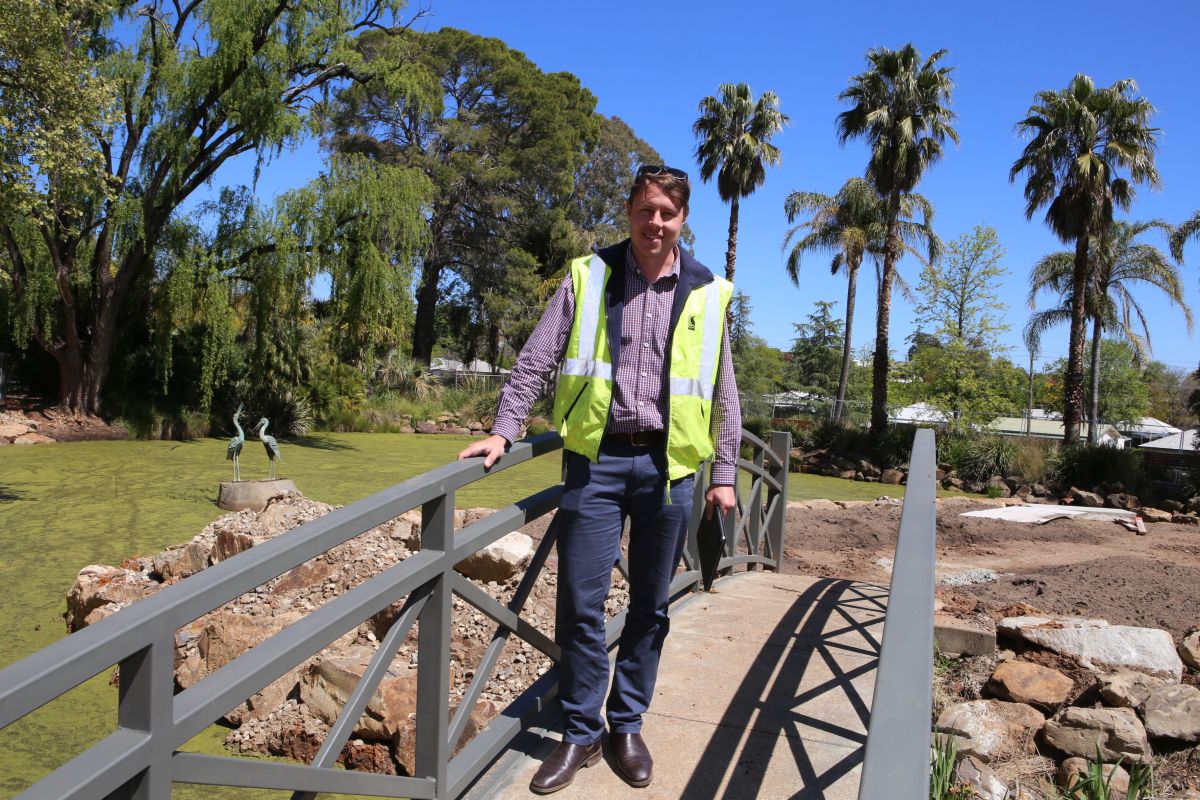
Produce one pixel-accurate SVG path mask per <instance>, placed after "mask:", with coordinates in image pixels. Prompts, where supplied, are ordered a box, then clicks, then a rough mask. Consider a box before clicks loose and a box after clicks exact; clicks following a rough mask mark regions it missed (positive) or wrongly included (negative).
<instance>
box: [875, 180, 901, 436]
mask: <svg viewBox="0 0 1200 800" xmlns="http://www.w3.org/2000/svg"><path fill="white" fill-rule="evenodd" d="M887 215H888V216H887V220H888V221H887V246H886V247H885V248H884V255H883V275H882V276H881V277H880V280H879V298H878V301H877V302H876V306H875V359H874V364H873V367H872V372H871V434H872V435H874V436H880V435H882V434H883V432H884V431H885V430H886V429H887V395H888V385H887V382H888V323H889V320H890V317H891V314H892V279H893V278H895V276H896V261H897V260H898V259H899V256H900V234H899V232H898V229H899V224H898V220H899V218H900V194H899V193H898V192H892V194H891V196H889V197H888V211H887Z"/></svg>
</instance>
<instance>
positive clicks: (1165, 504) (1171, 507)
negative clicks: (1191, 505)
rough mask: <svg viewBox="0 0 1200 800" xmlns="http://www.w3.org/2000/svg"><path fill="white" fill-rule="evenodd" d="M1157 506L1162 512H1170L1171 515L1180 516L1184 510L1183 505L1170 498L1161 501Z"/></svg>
mask: <svg viewBox="0 0 1200 800" xmlns="http://www.w3.org/2000/svg"><path fill="white" fill-rule="evenodd" d="M1159 505H1160V506H1162V510H1163V511H1170V512H1171V513H1172V514H1181V513H1183V510H1184V505H1183V503H1181V502H1179V501H1178V500H1172V499H1170V498H1167V499H1166V500H1163V501H1162V502H1161V503H1159Z"/></svg>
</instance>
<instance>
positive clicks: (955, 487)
mask: <svg viewBox="0 0 1200 800" xmlns="http://www.w3.org/2000/svg"><path fill="white" fill-rule="evenodd" d="M942 488H943V489H950V490H952V491H956V492H957V491H961V490H962V488H963V482H962V478H959V477H956V476H954V475H950V476H948V477H946V478H943V479H942Z"/></svg>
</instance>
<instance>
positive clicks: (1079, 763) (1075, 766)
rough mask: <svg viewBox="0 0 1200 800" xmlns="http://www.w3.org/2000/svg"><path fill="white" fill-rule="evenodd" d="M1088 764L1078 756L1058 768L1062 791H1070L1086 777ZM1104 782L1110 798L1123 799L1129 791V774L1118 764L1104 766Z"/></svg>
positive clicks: (1059, 783)
mask: <svg viewBox="0 0 1200 800" xmlns="http://www.w3.org/2000/svg"><path fill="white" fill-rule="evenodd" d="M1089 763H1090V762H1089V761H1088V760H1087V759H1086V758H1080V757H1079V756H1071V757H1070V758H1068V759H1067V760H1066V761H1064V762H1063V763H1062V764H1059V766H1058V785H1059V786H1061V787H1062V788H1064V789H1070V788H1071V787H1072V786H1074V785H1075V784H1076V783H1078V782H1079V781H1080V780H1082V779H1084V778H1086V777H1087V774H1088V764H1089ZM1104 780H1106V781H1107V782H1108V788H1109V789H1110V790H1112V793H1113V794H1112V796H1113V797H1114V798H1116V797H1124V796H1125V793H1126V792H1127V791H1128V790H1129V773H1128V772H1126V771H1125V768H1124V767H1122V766H1120V765H1119V764H1105V765H1104Z"/></svg>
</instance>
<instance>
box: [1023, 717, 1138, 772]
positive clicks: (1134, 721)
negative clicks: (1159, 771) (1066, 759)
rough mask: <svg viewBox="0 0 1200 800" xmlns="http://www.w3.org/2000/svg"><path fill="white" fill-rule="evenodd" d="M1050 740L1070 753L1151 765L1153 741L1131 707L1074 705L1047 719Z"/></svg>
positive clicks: (1054, 745)
mask: <svg viewBox="0 0 1200 800" xmlns="http://www.w3.org/2000/svg"><path fill="white" fill-rule="evenodd" d="M1043 734H1044V735H1045V738H1046V743H1047V744H1049V745H1050V746H1051V747H1053V748H1055V749H1056V750H1060V751H1062V752H1063V753H1066V754H1067V755H1068V756H1079V757H1080V758H1094V757H1095V756H1096V753H1097V748H1099V754H1100V758H1101V759H1103V760H1104V761H1106V762H1109V761H1118V760H1120V761H1124V762H1126V763H1134V764H1149V763H1150V761H1151V758H1152V755H1153V754H1152V752H1151V750H1150V740H1149V739H1148V738H1147V737H1146V729H1145V728H1144V727H1142V722H1141V720H1139V719H1138V717H1137V714H1135V713H1134V712H1133V711H1132V710H1131V709H1128V708H1079V707H1077V706H1072V707H1070V708H1067V709H1066V710H1065V711H1063V712H1062V714H1061V715H1059V716H1058V717H1055V718H1054V719H1051V720H1049V721H1048V722H1046V727H1045V728H1044V729H1043Z"/></svg>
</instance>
